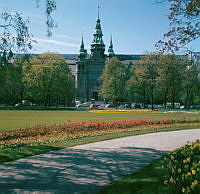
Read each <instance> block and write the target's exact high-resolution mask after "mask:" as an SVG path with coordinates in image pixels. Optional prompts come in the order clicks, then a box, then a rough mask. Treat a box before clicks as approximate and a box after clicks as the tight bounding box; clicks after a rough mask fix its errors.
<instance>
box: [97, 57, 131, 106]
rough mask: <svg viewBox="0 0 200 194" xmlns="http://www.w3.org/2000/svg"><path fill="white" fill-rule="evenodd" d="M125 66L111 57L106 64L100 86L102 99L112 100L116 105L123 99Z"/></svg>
mask: <svg viewBox="0 0 200 194" xmlns="http://www.w3.org/2000/svg"><path fill="white" fill-rule="evenodd" d="M127 68H128V67H127V65H126V64H123V63H122V62H121V61H119V59H118V58H117V57H112V58H111V59H110V60H109V61H107V62H106V64H105V67H104V70H103V73H102V76H101V78H100V80H101V82H102V84H101V86H100V95H101V96H102V97H103V98H107V99H112V100H113V101H114V104H115V105H117V102H118V101H123V100H124V99H125V84H126V81H127V75H126V73H127Z"/></svg>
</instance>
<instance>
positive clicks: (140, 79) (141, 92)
mask: <svg viewBox="0 0 200 194" xmlns="http://www.w3.org/2000/svg"><path fill="white" fill-rule="evenodd" d="M131 71H132V76H131V77H130V79H129V80H128V81H127V83H126V92H127V95H128V97H129V98H131V100H132V101H134V102H142V103H143V104H144V107H145V106H146V100H147V80H146V79H145V74H144V68H142V67H140V65H137V64H136V66H134V67H133V68H132V70H131Z"/></svg>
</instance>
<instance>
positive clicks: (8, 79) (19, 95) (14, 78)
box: [0, 57, 27, 105]
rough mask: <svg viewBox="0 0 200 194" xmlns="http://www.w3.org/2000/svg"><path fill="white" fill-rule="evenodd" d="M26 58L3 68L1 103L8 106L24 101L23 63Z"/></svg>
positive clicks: (0, 92)
mask: <svg viewBox="0 0 200 194" xmlns="http://www.w3.org/2000/svg"><path fill="white" fill-rule="evenodd" d="M26 60H27V59H26V58H24V57H23V58H20V59H15V60H14V61H13V63H12V64H7V65H6V66H1V68H0V69H1V70H0V72H1V80H0V82H1V87H0V99H1V102H2V103H4V104H8V105H14V104H15V103H17V102H19V101H22V99H23V97H24V82H23V71H22V67H23V63H24V61H26Z"/></svg>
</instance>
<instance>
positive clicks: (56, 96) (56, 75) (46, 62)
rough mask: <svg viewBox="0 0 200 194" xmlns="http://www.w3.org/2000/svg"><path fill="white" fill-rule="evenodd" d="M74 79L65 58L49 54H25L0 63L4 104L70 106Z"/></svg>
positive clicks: (1, 99)
mask: <svg viewBox="0 0 200 194" xmlns="http://www.w3.org/2000/svg"><path fill="white" fill-rule="evenodd" d="M73 97H74V78H73V76H72V74H71V72H70V69H69V67H68V65H67V63H66V62H65V60H64V58H63V57H61V56H60V55H58V54H54V53H45V54H41V55H38V56H36V57H34V58H33V59H30V58H28V57H22V58H17V59H12V60H11V61H10V62H8V63H7V64H5V63H1V64H0V104H4V105H12V106H14V105H15V104H16V103H21V104H23V100H24V99H26V100H29V101H31V102H32V103H34V104H36V105H42V106H45V107H48V106H52V105H53V106H58V105H60V104H62V105H63V106H66V105H70V103H71V102H72V99H73Z"/></svg>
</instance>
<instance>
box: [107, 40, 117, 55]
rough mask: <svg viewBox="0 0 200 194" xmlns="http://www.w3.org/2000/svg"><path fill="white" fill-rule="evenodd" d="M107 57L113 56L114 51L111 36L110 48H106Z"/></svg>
mask: <svg viewBox="0 0 200 194" xmlns="http://www.w3.org/2000/svg"><path fill="white" fill-rule="evenodd" d="M108 55H109V56H113V55H115V53H114V50H113V43H112V36H111V38H110V46H109V48H108Z"/></svg>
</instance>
